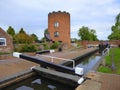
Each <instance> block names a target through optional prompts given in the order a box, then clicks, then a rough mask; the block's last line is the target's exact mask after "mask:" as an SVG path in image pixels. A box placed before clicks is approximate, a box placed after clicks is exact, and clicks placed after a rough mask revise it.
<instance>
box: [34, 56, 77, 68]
mask: <svg viewBox="0 0 120 90" xmlns="http://www.w3.org/2000/svg"><path fill="white" fill-rule="evenodd" d="M36 56H43V57H48V58H51V61H52V62H54V60H55V59H60V60H63V61H71V62H73V68H75V61H74V60H72V59H65V58H59V57H55V56H49V55H40V54H37V55H36ZM53 59H54V60H53Z"/></svg>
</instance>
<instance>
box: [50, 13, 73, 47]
mask: <svg viewBox="0 0 120 90" xmlns="http://www.w3.org/2000/svg"><path fill="white" fill-rule="evenodd" d="M48 32H49V35H50V38H51V39H52V40H53V41H58V42H62V44H64V45H66V46H67V47H70V46H71V44H70V42H71V40H70V14H69V13H67V12H61V11H58V12H52V13H49V14H48Z"/></svg>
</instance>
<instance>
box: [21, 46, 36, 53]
mask: <svg viewBox="0 0 120 90" xmlns="http://www.w3.org/2000/svg"><path fill="white" fill-rule="evenodd" d="M36 51H37V48H36V46H35V45H33V44H25V45H23V46H21V49H20V52H36Z"/></svg>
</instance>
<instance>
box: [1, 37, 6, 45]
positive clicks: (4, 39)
mask: <svg viewBox="0 0 120 90" xmlns="http://www.w3.org/2000/svg"><path fill="white" fill-rule="evenodd" d="M0 46H6V38H0Z"/></svg>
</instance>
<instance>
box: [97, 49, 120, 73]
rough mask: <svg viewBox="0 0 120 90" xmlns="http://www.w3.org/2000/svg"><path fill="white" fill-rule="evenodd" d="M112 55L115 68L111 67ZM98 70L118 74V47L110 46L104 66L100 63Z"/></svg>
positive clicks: (119, 66) (119, 57)
mask: <svg viewBox="0 0 120 90" xmlns="http://www.w3.org/2000/svg"><path fill="white" fill-rule="evenodd" d="M112 55H113V60H114V64H115V70H112V69H111V65H112V61H111V60H112ZM98 71H99V72H104V73H114V74H120V48H112V49H111V50H110V55H109V56H106V57H105V66H102V65H101V66H100V67H99V68H98Z"/></svg>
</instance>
